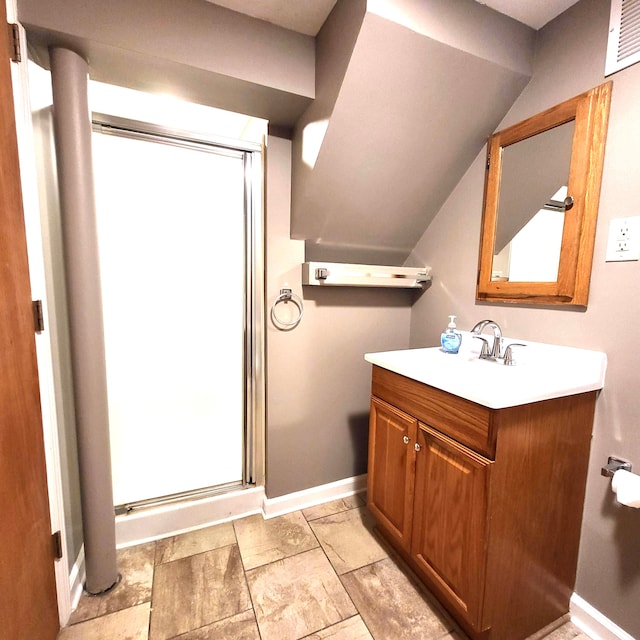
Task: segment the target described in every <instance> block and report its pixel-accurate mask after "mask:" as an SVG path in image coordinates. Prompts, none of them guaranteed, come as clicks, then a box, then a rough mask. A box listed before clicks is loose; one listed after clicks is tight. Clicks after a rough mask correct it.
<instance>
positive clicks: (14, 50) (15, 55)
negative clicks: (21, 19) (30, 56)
mask: <svg viewBox="0 0 640 640" xmlns="http://www.w3.org/2000/svg"><path fill="white" fill-rule="evenodd" d="M7 26H8V27H9V47H10V50H9V58H10V59H11V61H12V62H21V61H22V53H21V51H20V29H19V27H18V25H17V24H15V23H7Z"/></svg>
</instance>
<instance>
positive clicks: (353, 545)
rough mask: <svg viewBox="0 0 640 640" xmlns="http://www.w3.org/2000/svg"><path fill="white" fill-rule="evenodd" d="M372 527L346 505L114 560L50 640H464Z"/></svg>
mask: <svg viewBox="0 0 640 640" xmlns="http://www.w3.org/2000/svg"><path fill="white" fill-rule="evenodd" d="M372 527H373V521H372V518H371V516H370V514H369V512H368V511H367V509H366V507H365V506H364V503H363V501H362V499H361V498H360V497H358V496H353V497H351V498H348V499H345V500H336V501H334V502H329V503H326V504H323V505H319V506H316V507H312V508H310V509H304V510H303V511H297V512H295V513H291V514H287V515H284V516H280V517H277V518H272V519H270V520H263V519H262V517H261V516H259V515H255V516H249V517H247V518H243V519H240V520H236V521H235V522H232V523H231V522H229V523H225V524H220V525H216V526H213V527H208V528H205V529H200V530H198V531H194V532H191V533H186V534H183V535H180V536H175V537H173V538H167V539H164V540H159V541H157V542H152V543H148V544H142V545H138V546H136V547H130V548H128V549H123V550H121V551H119V552H118V561H119V564H120V571H121V573H122V576H123V579H122V582H121V583H120V584H119V585H118V586H117V587H116V588H115V589H114V590H113V591H112V592H111V593H109V594H107V595H105V596H94V597H91V596H87V595H83V596H82V598H81V600H80V603H79V605H78V607H77V609H76V610H75V611H74V613H73V615H72V617H71V621H70V625H69V626H68V627H66V628H64V629H62V631H61V632H60V635H59V636H58V640H169V639H177V640H214V639H215V640H300V639H304V640H323V639H324V640H329V639H331V640H366V639H369V640H371V639H374V640H414V639H415V640H465V639H466V636H465V635H464V634H463V633H462V632H461V631H459V630H458V629H457V628H456V625H455V624H454V623H453V621H452V620H451V618H450V617H449V616H448V615H447V614H446V613H444V612H443V611H442V610H441V609H440V607H439V606H438V605H437V604H435V603H434V602H433V600H432V599H431V598H430V597H429V595H428V594H427V593H426V592H425V591H423V590H422V589H421V588H420V587H419V586H418V585H417V584H416V583H415V582H414V581H413V579H412V577H411V574H410V572H408V571H407V570H405V569H404V568H403V566H402V564H401V563H400V562H398V561H397V560H396V559H395V558H394V557H393V556H392V555H390V551H389V549H388V548H387V547H386V546H385V545H383V544H382V543H381V542H380V541H379V539H378V538H377V537H376V536H375V535H374V534H373V532H372ZM544 637H545V638H546V640H588V638H587V636H586V635H584V634H582V633H581V632H580V631H579V630H578V629H576V628H575V627H574V626H573V625H571V624H570V623H565V624H564V625H562V626H561V627H559V628H558V629H556V630H555V631H553V632H552V633H550V634H549V635H547V636H544Z"/></svg>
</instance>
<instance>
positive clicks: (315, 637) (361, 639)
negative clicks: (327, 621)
mask: <svg viewBox="0 0 640 640" xmlns="http://www.w3.org/2000/svg"><path fill="white" fill-rule="evenodd" d="M304 640H373V638H372V636H371V634H370V633H369V629H367V627H366V625H365V623H364V622H363V621H362V618H361V617H360V616H353V618H349V619H348V620H343V621H342V622H338V624H334V625H332V626H330V627H327V628H326V629H322V630H321V631H318V632H316V633H312V634H311V635H310V636H306V638H304Z"/></svg>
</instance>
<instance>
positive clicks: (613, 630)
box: [569, 593, 635, 640]
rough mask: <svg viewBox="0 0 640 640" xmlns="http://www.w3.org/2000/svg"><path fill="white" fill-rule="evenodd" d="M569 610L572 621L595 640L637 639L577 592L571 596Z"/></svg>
mask: <svg viewBox="0 0 640 640" xmlns="http://www.w3.org/2000/svg"><path fill="white" fill-rule="evenodd" d="M569 610H570V612H571V622H573V624H575V625H576V627H578V629H580V630H581V631H584V633H586V634H587V635H588V636H589V637H590V638H592V639H593V640H635V639H634V637H633V636H631V635H629V634H628V633H627V632H626V631H624V630H623V629H621V628H620V627H619V626H618V625H617V624H615V623H614V622H612V621H611V620H609V618H607V617H606V616H604V615H603V614H602V613H600V612H599V611H598V610H597V609H595V608H594V607H592V606H591V605H590V604H589V603H588V602H586V601H585V600H583V599H582V598H581V597H580V596H579V595H578V594H577V593H574V594H573V595H572V596H571V602H570V606H569Z"/></svg>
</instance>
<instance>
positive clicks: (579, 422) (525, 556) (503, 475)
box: [367, 365, 596, 640]
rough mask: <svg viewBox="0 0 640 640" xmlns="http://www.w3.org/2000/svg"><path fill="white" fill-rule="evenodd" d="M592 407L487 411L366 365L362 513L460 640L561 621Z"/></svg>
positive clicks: (584, 401) (585, 402)
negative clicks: (368, 387) (369, 373)
mask: <svg viewBox="0 0 640 640" xmlns="http://www.w3.org/2000/svg"><path fill="white" fill-rule="evenodd" d="M496 366H499V365H496ZM595 398H596V392H589V393H583V394H578V395H574V396H567V397H564V398H556V399H553V400H545V401H542V402H536V403H532V404H528V405H523V406H518V407H509V408H505V409H489V408H487V407H483V406H481V405H477V404H475V403H473V402H470V401H468V400H465V399H463V398H459V397H457V396H454V395H451V394H449V393H446V392H444V391H441V390H439V389H436V388H434V387H430V386H427V385H424V384H422V383H420V382H416V381H415V380H412V379H409V378H406V377H404V376H401V375H398V374H396V373H393V372H391V371H388V370H386V369H383V368H381V367H377V366H374V367H373V379H372V400H371V416H370V431H369V473H368V499H367V501H368V507H369V509H370V510H371V512H372V513H373V515H374V516H375V518H376V520H377V523H378V528H379V530H380V532H381V533H382V534H383V535H384V536H385V537H386V538H387V539H388V540H389V541H390V542H391V544H392V545H393V546H394V547H395V548H396V549H397V550H398V552H399V553H400V555H401V556H402V557H403V558H404V559H405V560H406V561H407V562H408V563H409V565H410V566H411V567H412V568H413V569H414V570H415V572H416V573H417V575H418V576H419V577H420V578H421V579H422V580H423V581H424V583H425V584H426V585H427V587H428V588H429V589H430V590H431V591H432V592H433V593H434V594H435V595H436V597H437V598H438V599H439V600H440V602H441V603H442V604H443V605H444V606H445V607H446V608H447V609H448V610H449V612H450V613H451V614H452V615H453V616H454V618H455V619H456V620H457V621H458V623H459V624H460V625H461V626H462V628H463V629H464V630H465V631H466V632H467V634H469V635H470V636H471V638H474V639H477V640H480V639H483V640H520V639H524V638H526V637H528V636H529V635H531V634H532V633H535V632H536V631H538V630H539V629H541V628H543V627H544V626H546V625H548V624H550V623H552V622H553V621H555V620H556V619H558V618H560V617H561V616H562V615H564V614H565V613H567V612H568V610H569V598H570V596H571V593H572V592H573V587H574V582H575V572H576V566H577V555H578V544H579V537H580V526H581V521H582V505H583V500H584V490H585V483H586V471H587V465H588V457H589V446H590V439H591V429H592V424H593V414H594V408H595Z"/></svg>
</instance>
